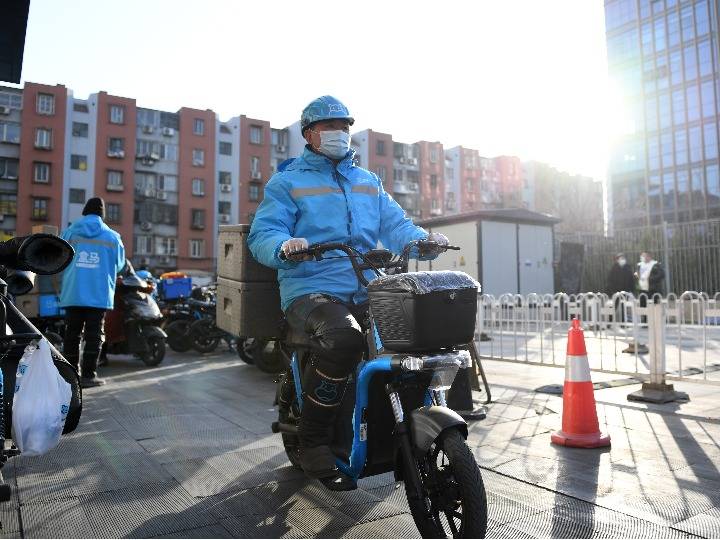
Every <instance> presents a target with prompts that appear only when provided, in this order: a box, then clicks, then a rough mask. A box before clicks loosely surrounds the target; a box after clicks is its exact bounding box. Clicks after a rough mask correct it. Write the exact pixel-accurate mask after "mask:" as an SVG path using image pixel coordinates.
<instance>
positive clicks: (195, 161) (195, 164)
mask: <svg viewBox="0 0 720 540" xmlns="http://www.w3.org/2000/svg"><path fill="white" fill-rule="evenodd" d="M192 164H193V167H202V166H203V165H204V162H202V161H200V160H199V159H193V162H192Z"/></svg>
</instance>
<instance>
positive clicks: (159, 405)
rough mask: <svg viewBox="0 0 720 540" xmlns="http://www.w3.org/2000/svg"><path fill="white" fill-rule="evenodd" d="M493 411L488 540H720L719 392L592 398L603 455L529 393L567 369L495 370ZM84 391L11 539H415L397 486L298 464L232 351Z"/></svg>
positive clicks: (483, 448)
mask: <svg viewBox="0 0 720 540" xmlns="http://www.w3.org/2000/svg"><path fill="white" fill-rule="evenodd" d="M486 369H487V371H488V374H489V377H490V379H491V382H492V383H493V385H492V391H493V397H494V399H495V402H494V404H493V405H492V406H491V409H490V412H489V416H488V418H487V419H486V420H485V421H482V422H479V423H476V424H474V425H472V427H471V435H470V443H471V445H472V447H473V449H474V451H475V454H476V456H477V458H478V461H479V463H480V464H481V466H482V468H483V477H484V480H485V486H486V489H487V492H488V497H489V508H490V529H489V536H490V537H503V538H508V537H510V538H532V537H562V538H576V537H588V538H589V537H602V538H604V537H633V538H641V537H642V538H657V537H663V538H664V537H668V538H676V537H692V536H704V537H718V536H720V472H719V471H718V467H720V423H719V422H718V418H719V417H720V399H718V398H717V395H718V387H717V386H709V385H700V384H689V383H688V384H684V385H681V389H682V390H685V391H688V392H689V393H690V395H691V402H690V403H688V404H684V405H682V406H679V407H673V406H664V407H657V406H656V407H652V408H646V407H643V406H641V405H638V404H633V405H630V404H628V403H627V402H626V401H625V395H626V394H627V392H629V391H632V390H634V389H636V388H637V387H636V386H626V387H623V388H609V389H606V390H599V391H597V392H596V397H597V399H598V409H599V412H600V418H601V422H602V424H603V427H605V428H607V429H608V430H609V431H610V433H611V435H612V444H613V445H612V448H611V449H608V450H577V449H567V448H557V447H554V446H551V445H550V442H549V434H550V431H551V430H552V429H556V428H557V427H559V425H560V416H559V411H560V410H561V401H560V399H559V398H557V397H555V396H549V395H546V394H537V393H534V392H533V391H532V389H533V388H535V387H537V386H540V385H543V384H550V383H557V382H562V370H561V369H556V368H547V367H538V368H534V367H532V366H518V365H517V364H508V363H501V362H487V363H486ZM103 375H106V376H108V378H109V380H110V384H108V385H107V386H106V387H103V388H98V389H92V390H89V391H87V392H86V393H85V408H84V413H83V419H82V422H81V426H80V428H79V429H78V431H77V432H76V433H74V434H72V435H71V436H68V437H66V438H64V439H63V441H62V442H61V444H60V446H59V447H58V448H57V449H55V450H54V451H52V452H51V453H49V454H48V455H46V456H42V457H39V458H25V457H22V456H20V457H18V458H14V459H12V460H11V461H10V462H9V463H8V464H7V465H6V467H5V469H4V472H5V477H6V479H7V480H8V481H9V482H11V483H12V484H13V485H14V486H15V488H16V489H15V496H14V498H13V500H12V502H11V503H2V504H1V505H0V519H1V520H2V529H1V531H0V532H1V535H2V536H7V537H18V536H24V537H164V538H211V537H274V538H277V537H384V538H391V537H413V536H417V530H416V529H415V526H414V524H413V522H412V519H411V517H410V515H409V514H408V508H407V505H406V503H405V497H404V491H403V488H402V486H400V487H397V486H396V485H395V483H394V482H393V479H392V477H391V476H390V475H384V476H381V477H375V478H371V479H367V480H363V481H361V482H360V489H358V490H357V491H355V492H350V493H345V494H333V493H330V492H327V491H324V490H323V489H322V488H321V487H320V486H319V484H317V483H314V482H308V481H306V480H305V479H304V478H303V476H302V475H301V474H299V473H298V472H296V471H295V470H294V469H292V468H291V467H290V466H289V463H288V462H287V460H286V458H285V455H284V453H283V450H282V448H281V446H280V440H279V436H277V435H272V434H271V432H270V422H271V421H272V420H273V418H274V412H273V410H272V405H271V403H272V399H273V393H274V385H273V383H272V378H271V377H270V376H268V375H265V374H262V373H260V372H259V371H258V370H257V369H255V368H253V367H251V366H246V365H244V364H241V363H240V362H238V361H237V359H236V357H234V356H233V355H230V354H228V353H218V354H215V355H209V356H205V357H194V356H192V355H170V356H169V357H168V358H167V360H166V361H165V363H163V364H162V365H161V366H160V367H159V368H155V369H146V368H144V367H143V366H142V365H141V364H140V363H139V362H134V361H131V360H114V361H113V363H112V366H111V367H109V368H106V370H105V372H104V373H103Z"/></svg>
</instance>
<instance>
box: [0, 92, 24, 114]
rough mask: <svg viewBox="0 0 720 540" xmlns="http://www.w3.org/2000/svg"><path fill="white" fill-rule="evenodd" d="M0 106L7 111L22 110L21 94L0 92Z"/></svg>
mask: <svg viewBox="0 0 720 540" xmlns="http://www.w3.org/2000/svg"><path fill="white" fill-rule="evenodd" d="M0 106H3V107H8V108H9V109H18V110H19V109H22V94H14V93H12V92H0Z"/></svg>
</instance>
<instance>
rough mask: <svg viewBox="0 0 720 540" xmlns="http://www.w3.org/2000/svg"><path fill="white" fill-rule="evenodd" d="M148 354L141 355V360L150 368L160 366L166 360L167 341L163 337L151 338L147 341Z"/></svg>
mask: <svg viewBox="0 0 720 540" xmlns="http://www.w3.org/2000/svg"><path fill="white" fill-rule="evenodd" d="M147 345H148V352H145V353H143V354H141V355H140V360H142V361H143V363H144V364H145V365H146V366H148V367H155V366H158V365H160V362H162V361H163V358H165V340H164V339H163V338H161V337H155V336H153V337H149V338H148V340H147Z"/></svg>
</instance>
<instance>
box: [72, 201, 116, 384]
mask: <svg viewBox="0 0 720 540" xmlns="http://www.w3.org/2000/svg"><path fill="white" fill-rule="evenodd" d="M82 213H83V217H82V218H81V219H79V220H78V221H76V222H75V223H73V224H72V225H71V226H70V227H68V228H67V229H66V230H65V231H64V232H63V233H62V238H63V239H65V240H67V241H68V242H69V243H70V244H71V245H72V246H73V248H75V257H74V258H73V261H72V263H70V265H69V266H68V267H67V269H66V270H65V273H64V274H63V279H62V291H61V293H60V306H61V307H63V308H65V310H66V317H65V321H66V326H65V342H64V344H63V354H64V355H65V358H66V359H67V361H68V362H70V363H71V364H72V365H74V366H75V368H76V369H79V368H80V336H81V335H82V336H83V337H84V339H85V347H84V349H83V357H82V371H81V377H80V385H81V386H82V387H83V388H87V387H90V386H100V385H103V384H105V381H104V380H103V379H100V378H98V376H97V366H98V358H99V356H100V349H101V348H102V344H103V341H104V337H105V334H104V328H103V326H104V322H105V312H106V311H107V310H109V309H112V308H113V297H114V295H115V279H116V276H117V274H118V272H120V270H122V268H123V266H125V247H124V246H123V243H122V239H121V238H120V235H119V234H118V233H117V232H115V231H113V230H112V229H111V228H110V227H108V226H107V225H106V224H105V221H104V219H105V201H103V200H102V199H101V198H99V197H93V198H92V199H89V200H88V201H87V203H86V204H85V208H83V212H82Z"/></svg>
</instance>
